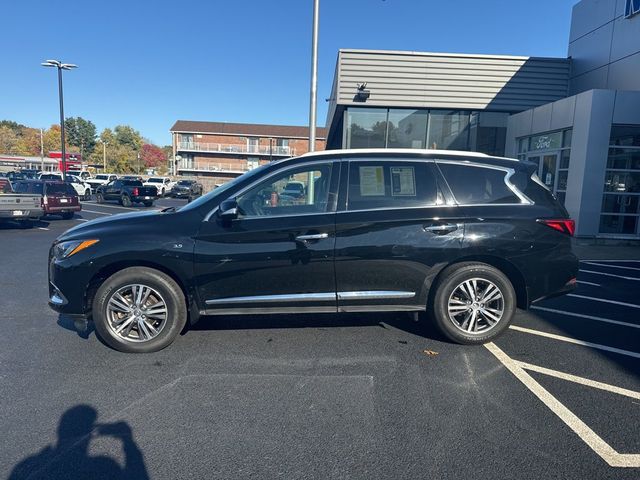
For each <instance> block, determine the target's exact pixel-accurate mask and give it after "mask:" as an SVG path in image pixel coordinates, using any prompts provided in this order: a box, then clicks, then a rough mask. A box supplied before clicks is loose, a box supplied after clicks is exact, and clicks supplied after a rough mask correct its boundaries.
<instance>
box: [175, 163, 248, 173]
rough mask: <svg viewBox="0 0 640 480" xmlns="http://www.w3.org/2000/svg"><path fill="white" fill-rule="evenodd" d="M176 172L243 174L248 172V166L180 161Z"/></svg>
mask: <svg viewBox="0 0 640 480" xmlns="http://www.w3.org/2000/svg"><path fill="white" fill-rule="evenodd" d="M178 170H188V171H190V172H221V173H244V172H247V171H249V170H250V165H247V164H238V163H220V162H202V161H198V162H189V161H185V160H181V161H180V162H178Z"/></svg>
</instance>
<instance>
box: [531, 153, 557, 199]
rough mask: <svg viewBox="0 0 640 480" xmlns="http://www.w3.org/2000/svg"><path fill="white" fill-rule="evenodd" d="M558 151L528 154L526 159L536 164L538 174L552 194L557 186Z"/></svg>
mask: <svg viewBox="0 0 640 480" xmlns="http://www.w3.org/2000/svg"><path fill="white" fill-rule="evenodd" d="M559 156H560V154H559V153H558V152H552V153H544V154H536V155H530V156H529V157H527V160H528V161H530V162H532V163H535V164H537V165H538V176H539V177H540V180H542V183H544V184H545V185H546V186H547V187H548V188H549V190H551V191H552V192H553V193H554V194H555V193H556V190H557V188H558V185H557V183H558V182H557V178H558V157H559Z"/></svg>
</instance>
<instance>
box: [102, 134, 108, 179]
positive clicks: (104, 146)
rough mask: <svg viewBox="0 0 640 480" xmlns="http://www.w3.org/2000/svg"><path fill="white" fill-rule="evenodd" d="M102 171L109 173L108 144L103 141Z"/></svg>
mask: <svg viewBox="0 0 640 480" xmlns="http://www.w3.org/2000/svg"><path fill="white" fill-rule="evenodd" d="M102 169H103V170H104V173H107V142H105V141H104V140H103V141H102Z"/></svg>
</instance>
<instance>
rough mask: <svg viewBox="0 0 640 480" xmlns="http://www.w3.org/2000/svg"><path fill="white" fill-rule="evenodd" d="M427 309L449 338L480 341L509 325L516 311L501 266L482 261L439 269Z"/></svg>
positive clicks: (458, 340) (509, 286)
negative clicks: (434, 289) (433, 293)
mask: <svg viewBox="0 0 640 480" xmlns="http://www.w3.org/2000/svg"><path fill="white" fill-rule="evenodd" d="M430 311H431V315H432V317H433V320H434V321H435V323H436V325H437V326H438V328H439V329H440V331H441V332H442V333H443V334H444V335H445V336H446V337H447V338H449V339H450V340H452V341H454V342H456V343H462V344H467V345H473V344H482V343H486V342H490V341H491V340H493V339H494V338H496V337H497V336H498V335H500V334H501V333H503V332H504V331H505V329H506V328H507V327H508V326H509V323H510V322H511V320H512V318H513V316H514V314H515V311H516V294H515V291H514V289H513V285H512V284H511V282H510V281H509V279H508V278H507V277H506V276H505V275H504V274H503V273H502V272H501V271H500V270H498V269H496V268H494V267H492V266H490V265H487V264H484V263H475V262H474V263H460V264H456V265H452V266H451V267H448V268H447V269H446V270H445V271H444V272H442V278H441V280H440V281H439V282H438V285H437V290H436V293H435V295H434V297H433V304H432V305H430Z"/></svg>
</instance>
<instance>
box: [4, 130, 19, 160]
mask: <svg viewBox="0 0 640 480" xmlns="http://www.w3.org/2000/svg"><path fill="white" fill-rule="evenodd" d="M17 147H18V135H17V134H16V132H15V131H14V130H13V129H12V128H11V127H9V126H7V125H0V153H4V154H8V155H16V154H17Z"/></svg>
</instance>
